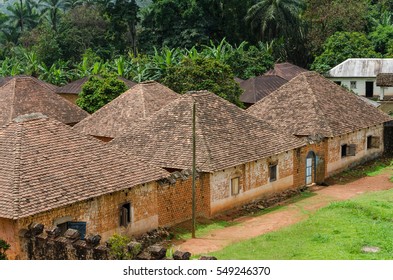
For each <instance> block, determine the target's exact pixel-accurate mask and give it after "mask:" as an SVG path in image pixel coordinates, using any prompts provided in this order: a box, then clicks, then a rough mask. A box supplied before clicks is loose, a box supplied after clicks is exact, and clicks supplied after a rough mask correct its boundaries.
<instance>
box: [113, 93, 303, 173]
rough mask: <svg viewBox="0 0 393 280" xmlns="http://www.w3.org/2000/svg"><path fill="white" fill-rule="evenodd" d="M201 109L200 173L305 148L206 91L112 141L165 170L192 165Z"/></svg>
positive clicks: (174, 104)
mask: <svg viewBox="0 0 393 280" xmlns="http://www.w3.org/2000/svg"><path fill="white" fill-rule="evenodd" d="M194 102H195V104H196V151H197V158H196V160H197V168H198V169H199V170H200V171H203V172H213V171H217V170H222V169H225V168H228V167H233V166H237V165H239V164H243V163H246V162H251V161H254V160H258V159H262V158H266V157H269V156H272V155H274V154H279V153H282V152H285V151H289V150H292V149H294V148H296V147H301V146H303V145H304V144H305V143H304V142H303V141H301V140H299V139H298V138H296V137H294V136H291V135H287V134H285V133H282V132H279V131H277V130H275V129H272V127H271V126H270V125H268V124H266V123H265V122H263V121H260V120H258V119H257V118H255V117H253V116H251V115H249V114H247V113H246V112H245V111H244V110H242V109H240V108H238V107H237V106H235V105H233V104H231V103H229V102H228V101H226V100H224V99H222V98H220V97H218V96H216V95H214V94H212V93H209V92H206V91H202V92H191V93H187V94H185V95H182V96H180V97H179V98H178V99H176V100H175V101H173V102H172V103H170V104H169V105H167V106H165V107H164V108H163V109H161V110H160V111H158V112H157V113H156V114H154V115H152V116H151V117H150V118H148V119H146V120H144V121H141V122H140V123H138V124H137V125H135V126H134V127H133V129H132V130H130V132H129V134H128V135H126V136H123V137H118V138H115V139H114V140H112V141H111V142H109V145H114V146H116V147H118V148H120V149H124V150H125V151H128V152H129V153H130V154H133V155H138V156H140V157H142V158H143V159H144V160H146V161H148V162H151V163H152V164H155V165H157V166H160V167H164V168H174V169H189V168H191V166H192V110H193V103H194Z"/></svg>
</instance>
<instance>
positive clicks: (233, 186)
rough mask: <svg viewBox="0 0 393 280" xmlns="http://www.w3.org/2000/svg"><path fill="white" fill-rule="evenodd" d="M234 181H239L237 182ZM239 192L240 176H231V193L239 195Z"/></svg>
mask: <svg viewBox="0 0 393 280" xmlns="http://www.w3.org/2000/svg"><path fill="white" fill-rule="evenodd" d="M234 182H237V183H236V184H235V183H234ZM236 185H237V186H236ZM239 193H240V177H234V178H231V195H238V194H239Z"/></svg>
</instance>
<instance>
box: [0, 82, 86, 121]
mask: <svg viewBox="0 0 393 280" xmlns="http://www.w3.org/2000/svg"><path fill="white" fill-rule="evenodd" d="M33 112H40V113H43V114H46V115H48V116H49V117H53V118H56V119H57V120H59V121H61V122H63V123H66V124H75V123H77V122H79V121H81V120H82V119H84V118H85V117H87V116H88V115H89V114H88V113H87V112H85V111H83V110H82V109H81V108H79V107H78V106H76V105H74V104H72V103H70V102H68V101H66V100H65V99H63V98H62V97H60V96H58V95H57V94H55V93H54V90H52V89H51V87H50V86H48V84H47V83H44V82H42V81H40V80H38V79H36V78H33V77H29V76H18V77H12V78H11V79H8V81H7V82H5V83H4V84H3V85H2V86H1V87H0V126H3V125H5V124H7V123H8V122H10V121H11V120H12V119H14V118H15V117H17V116H19V115H24V114H29V113H33Z"/></svg>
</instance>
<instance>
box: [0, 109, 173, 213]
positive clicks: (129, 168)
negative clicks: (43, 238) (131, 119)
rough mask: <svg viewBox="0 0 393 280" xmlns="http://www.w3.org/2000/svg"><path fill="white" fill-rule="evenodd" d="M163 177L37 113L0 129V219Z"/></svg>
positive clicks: (152, 168) (157, 169) (165, 174)
mask: <svg viewBox="0 0 393 280" xmlns="http://www.w3.org/2000/svg"><path fill="white" fill-rule="evenodd" d="M168 175H169V174H168V173H167V172H166V171H164V170H162V169H160V168H156V167H152V166H148V165H147V164H143V163H142V162H141V161H140V160H138V159H136V158H135V157H130V156H127V155H125V154H124V153H121V152H118V151H116V150H114V149H111V148H110V147H109V146H106V145H104V144H102V143H101V142H100V141H99V140H97V139H94V138H92V137H90V136H87V135H82V134H79V133H77V132H75V131H72V129H71V128H70V127H68V126H66V125H64V124H62V123H60V122H58V121H56V120H52V119H49V118H47V117H45V116H43V115H41V114H30V115H25V116H20V117H18V118H16V119H15V120H13V122H11V123H9V124H8V125H7V126H5V127H3V128H2V129H0V217H3V218H8V219H19V218H22V217H26V216H31V215H34V214H37V213H40V212H44V211H48V210H51V209H55V208H58V207H62V206H66V205H69V204H72V203H75V202H78V201H83V200H86V199H90V198H93V197H97V196H101V195H103V194H108V193H112V192H116V191H119V190H122V189H128V188H131V187H134V186H136V185H139V184H142V183H147V182H152V181H155V180H158V179H161V178H164V177H167V176H168ZM115 206H116V205H114V207H115Z"/></svg>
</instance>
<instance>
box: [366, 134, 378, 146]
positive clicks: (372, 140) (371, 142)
mask: <svg viewBox="0 0 393 280" xmlns="http://www.w3.org/2000/svg"><path fill="white" fill-rule="evenodd" d="M380 145H381V140H380V138H379V137H375V136H367V149H372V148H375V149H378V148H379V147H380Z"/></svg>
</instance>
